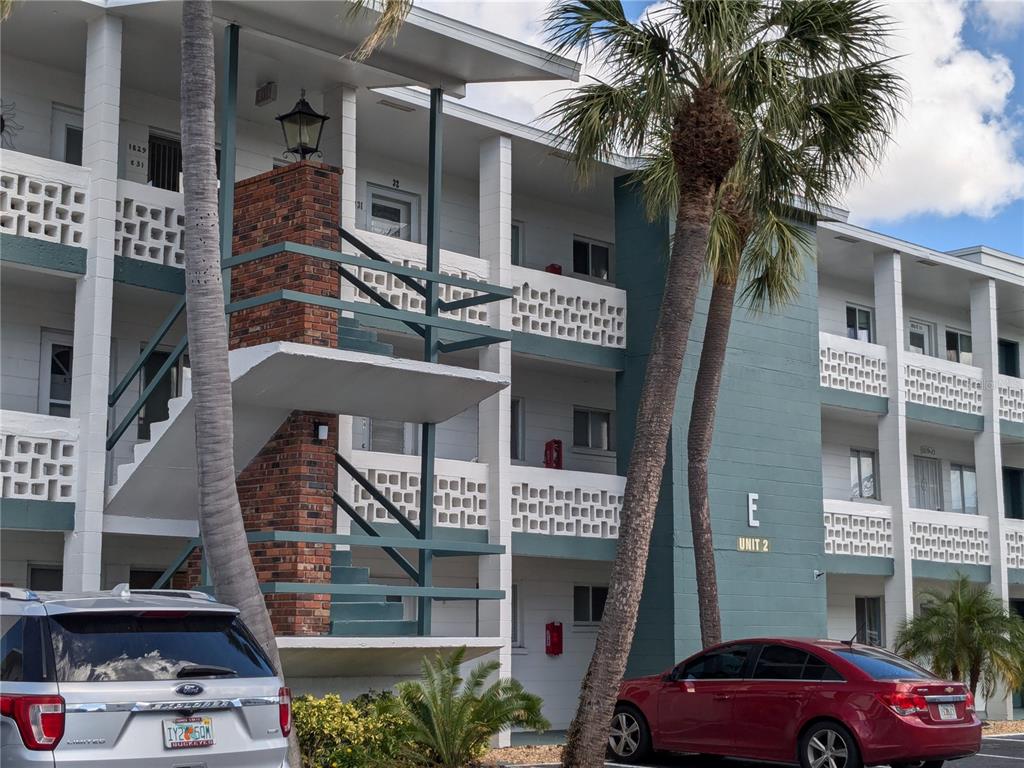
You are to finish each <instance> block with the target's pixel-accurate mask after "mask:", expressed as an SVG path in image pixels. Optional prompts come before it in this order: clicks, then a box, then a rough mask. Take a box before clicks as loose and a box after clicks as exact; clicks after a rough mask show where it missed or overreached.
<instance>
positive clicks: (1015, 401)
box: [998, 376, 1024, 423]
mask: <svg viewBox="0 0 1024 768" xmlns="http://www.w3.org/2000/svg"><path fill="white" fill-rule="evenodd" d="M998 386H999V418H1000V419H1003V420H1005V421H1015V422H1017V423H1024V379H1018V378H1016V377H1015V376H1000V377H999V381H998Z"/></svg>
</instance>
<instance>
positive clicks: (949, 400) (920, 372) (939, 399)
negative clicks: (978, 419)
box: [906, 352, 982, 416]
mask: <svg viewBox="0 0 1024 768" xmlns="http://www.w3.org/2000/svg"><path fill="white" fill-rule="evenodd" d="M906 361H907V362H906V387H907V402H908V403H918V404H919V405H929V406H931V407H933V408H945V409H946V410H949V411H959V412H960V413H969V414H973V415H978V416H980V415H981V413H982V407H981V369H980V368H973V367H971V366H969V365H962V364H960V363H951V362H949V361H948V360H940V359H939V358H937V357H927V356H926V355H919V354H916V353H914V352H908V353H907V354H906Z"/></svg>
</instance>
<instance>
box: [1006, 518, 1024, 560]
mask: <svg viewBox="0 0 1024 768" xmlns="http://www.w3.org/2000/svg"><path fill="white" fill-rule="evenodd" d="M1004 525H1005V526H1006V528H1005V536H1006V550H1005V552H1006V555H1005V557H1006V567H1007V568H1020V569H1022V570H1024V520H1006V521H1004Z"/></svg>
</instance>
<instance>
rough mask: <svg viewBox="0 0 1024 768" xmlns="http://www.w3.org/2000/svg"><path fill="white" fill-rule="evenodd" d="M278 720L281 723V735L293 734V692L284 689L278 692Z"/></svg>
mask: <svg viewBox="0 0 1024 768" xmlns="http://www.w3.org/2000/svg"><path fill="white" fill-rule="evenodd" d="M277 700H278V704H277V719H278V722H280V723H281V734H282V735H283V736H287V735H289V734H290V733H291V732H292V692H291V690H290V689H288V688H282V689H281V690H279V691H278V692H277Z"/></svg>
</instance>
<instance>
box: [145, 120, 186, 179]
mask: <svg viewBox="0 0 1024 768" xmlns="http://www.w3.org/2000/svg"><path fill="white" fill-rule="evenodd" d="M180 175H181V142H180V141H179V140H178V139H175V138H172V137H170V136H160V135H159V134H155V133H151V134H149V163H148V166H147V180H148V181H149V183H150V184H152V185H153V186H154V187H159V188H160V189H169V190H171V192H177V191H178V187H179V184H180V180H179V177H180Z"/></svg>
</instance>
